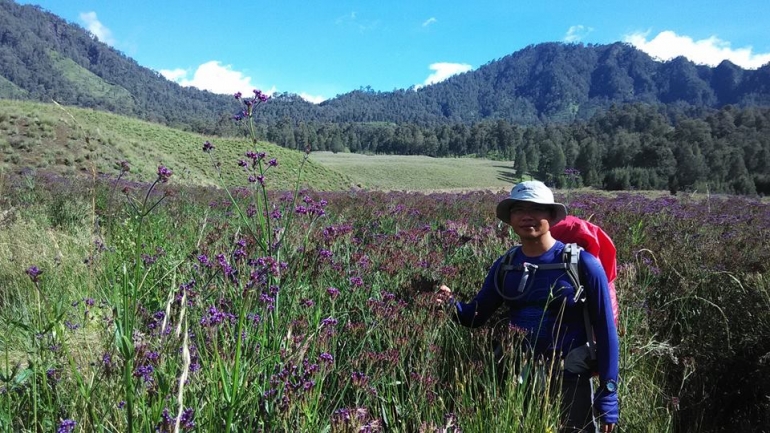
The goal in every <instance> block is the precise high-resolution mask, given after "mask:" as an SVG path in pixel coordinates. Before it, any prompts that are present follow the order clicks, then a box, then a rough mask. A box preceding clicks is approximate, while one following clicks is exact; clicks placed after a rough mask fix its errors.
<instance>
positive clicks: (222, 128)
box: [0, 0, 770, 194]
mask: <svg viewBox="0 0 770 433" xmlns="http://www.w3.org/2000/svg"><path fill="white" fill-rule="evenodd" d="M0 98H9V99H26V100H34V101H41V102H52V101H55V102H57V103H60V104H64V105H73V106H79V107H84V108H93V109H97V110H104V111H110V112H114V113H117V114H121V115H126V116H131V117H136V118H140V119H145V120H149V121H152V122H157V123H160V124H164V125H168V126H172V127H174V128H178V129H182V130H187V131H194V132H199V133H203V134H207V135H219V136H233V135H239V134H242V133H243V131H242V128H241V127H240V126H239V125H238V124H237V122H234V121H233V118H234V117H237V116H238V111H239V109H240V106H239V105H238V101H237V100H236V99H235V98H233V97H232V95H216V94H213V93H210V92H207V91H201V90H198V89H194V88H188V87H181V86H179V85H178V84H176V83H174V82H171V81H169V80H167V79H166V78H164V77H163V76H161V75H160V74H159V73H158V72H156V71H153V70H151V69H149V68H145V67H142V66H140V65H139V64H138V63H137V62H136V61H134V60H132V59H131V58H129V57H127V56H126V55H124V54H123V53H121V52H119V51H117V50H115V49H113V48H112V47H110V46H108V45H106V44H103V43H102V42H100V41H99V40H98V39H97V38H96V37H95V36H94V35H92V34H90V33H89V32H88V31H86V30H85V29H83V28H81V27H80V26H78V25H77V24H73V23H69V22H67V21H65V20H63V19H61V18H60V17H57V16H56V15H54V14H51V13H49V12H47V11H45V10H43V9H42V8H40V7H37V6H22V5H19V4H17V3H15V2H14V1H12V0H0ZM768 107H770V64H768V65H765V66H763V67H761V68H759V69H757V70H745V69H742V68H740V67H738V66H736V65H734V64H732V63H730V62H729V61H724V62H722V63H721V64H720V65H718V66H717V67H714V68H712V67H708V66H702V65H695V64H694V63H692V62H690V61H688V60H686V59H685V58H683V57H680V58H677V59H674V60H671V61H668V62H659V61H656V60H654V59H652V58H651V57H649V56H648V55H647V54H645V53H643V52H642V51H639V50H637V49H636V48H634V47H632V46H630V45H627V44H623V43H614V44H608V45H583V44H563V43H544V44H538V45H532V46H528V47H526V48H524V49H521V50H519V51H517V52H514V53H512V54H510V55H508V56H505V57H503V58H500V59H496V60H492V61H490V62H488V63H487V64H485V65H483V66H481V67H479V68H478V69H476V70H473V71H470V72H467V73H464V74H460V75H457V76H454V77H451V78H449V79H448V80H446V81H444V82H441V83H437V84H434V85H430V86H426V87H423V88H410V89H394V90H393V91H390V92H382V91H375V90H374V89H372V88H371V87H368V86H362V87H361V88H360V89H358V90H355V91H352V92H349V93H346V94H343V95H338V96H337V97H335V98H333V99H330V100H328V101H325V102H323V103H321V104H319V105H314V104H311V103H309V102H307V101H305V100H303V99H302V98H300V97H299V96H298V95H295V94H291V93H278V94H275V95H273V97H272V98H271V100H270V101H269V102H268V103H266V104H263V105H261V106H260V107H259V110H257V111H256V114H255V116H256V117H255V119H256V121H257V123H258V125H259V130H258V134H259V138H262V139H266V140H269V141H272V142H275V143H277V144H279V145H281V146H283V147H286V148H291V149H298V150H304V149H306V148H310V149H311V150H331V151H334V152H362V153H377V154H402V155H429V156H435V157H445V156H453V157H460V156H478V157H487V158H494V159H499V160H504V161H510V162H511V164H512V165H513V166H514V167H515V169H516V170H517V172H518V173H528V174H532V175H533V176H536V177H538V178H541V179H544V180H546V181H548V182H549V183H551V184H553V185H555V186H563V185H566V183H567V182H574V181H577V182H578V183H579V184H581V185H587V186H594V187H599V188H605V189H613V190H618V189H623V190H625V189H668V190H670V191H672V192H675V191H679V190H687V191H692V190H698V191H711V192H725V193H737V194H756V193H759V194H768V193H770V133H768V132H769V131H768V128H770V126H769V125H770V114H769V113H770V108H768ZM575 170H577V171H579V176H577V177H576V176H575V173H576V171H575ZM567 172H568V173H570V175H566V174H565V173H567Z"/></svg>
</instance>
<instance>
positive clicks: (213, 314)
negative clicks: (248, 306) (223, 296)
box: [200, 305, 237, 327]
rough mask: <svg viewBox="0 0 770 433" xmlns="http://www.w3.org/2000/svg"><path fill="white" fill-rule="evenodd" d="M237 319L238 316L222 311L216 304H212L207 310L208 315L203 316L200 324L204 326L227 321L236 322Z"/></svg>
mask: <svg viewBox="0 0 770 433" xmlns="http://www.w3.org/2000/svg"><path fill="white" fill-rule="evenodd" d="M236 320H237V318H236V317H235V316H234V315H233V314H231V313H227V312H224V311H220V310H218V309H217V307H216V306H214V305H212V306H211V307H209V309H208V311H207V312H206V315H204V316H203V317H201V320H200V325H201V326H203V327H212V326H216V325H219V324H222V323H224V322H225V321H229V322H230V323H234V322H235V321H236Z"/></svg>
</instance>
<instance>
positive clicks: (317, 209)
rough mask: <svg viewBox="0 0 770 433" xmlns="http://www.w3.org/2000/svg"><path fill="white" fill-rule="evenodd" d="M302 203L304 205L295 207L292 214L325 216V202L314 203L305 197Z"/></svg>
mask: <svg viewBox="0 0 770 433" xmlns="http://www.w3.org/2000/svg"><path fill="white" fill-rule="evenodd" d="M302 201H303V202H304V203H305V204H304V205H297V206H296V207H295V208H294V212H295V213H297V214H298V215H310V216H319V217H320V216H324V215H326V210H325V208H326V205H327V204H328V203H327V201H326V200H320V201H318V202H316V201H315V200H313V199H312V198H310V197H309V196H305V197H304V198H303V199H302Z"/></svg>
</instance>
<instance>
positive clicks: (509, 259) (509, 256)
mask: <svg viewBox="0 0 770 433" xmlns="http://www.w3.org/2000/svg"><path fill="white" fill-rule="evenodd" d="M518 250H519V246H515V247H512V248H511V249H509V250H508V251H507V252H506V253H505V254H503V258H502V260H500V264H499V265H497V272H496V273H495V283H496V284H497V287H503V284H504V282H505V276H506V275H507V274H508V272H510V271H513V270H516V268H517V267H516V266H514V265H512V264H511V263H513V257H514V256H515V255H516V252H517V251H518Z"/></svg>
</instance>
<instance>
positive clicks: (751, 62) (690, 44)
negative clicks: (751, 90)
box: [623, 30, 770, 69]
mask: <svg viewBox="0 0 770 433" xmlns="http://www.w3.org/2000/svg"><path fill="white" fill-rule="evenodd" d="M647 36H649V32H646V33H641V32H638V33H632V34H629V35H626V36H624V39H623V40H624V41H625V42H628V43H630V44H631V45H633V46H635V47H636V48H638V49H640V50H642V51H644V52H646V53H647V54H649V55H651V56H652V57H655V58H657V59H660V60H671V59H673V58H675V57H678V56H685V57H687V58H688V59H689V60H691V61H693V62H694V63H698V64H704V65H709V66H716V65H718V64H719V63H721V62H722V61H723V60H729V61H731V62H733V63H735V64H736V65H738V66H740V67H743V68H746V69H756V68H759V67H760V66H762V65H764V64H766V63H768V62H770V53H752V47H751V46H748V47H745V48H732V47H731V45H730V42H727V41H723V40H721V39H719V38H718V37H716V36H711V37H709V38H708V39H701V40H698V41H696V40H693V39H692V38H691V37H689V36H682V35H677V34H676V33H674V32H673V31H671V30H666V31H663V32H660V33H658V35H657V36H655V37H654V38H652V39H650V40H649V41H648V40H647Z"/></svg>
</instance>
